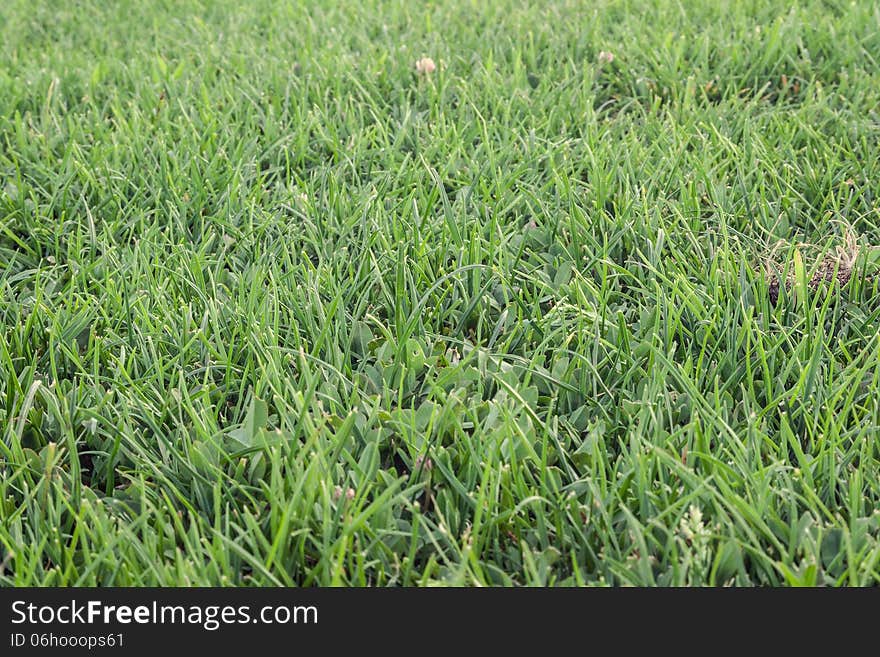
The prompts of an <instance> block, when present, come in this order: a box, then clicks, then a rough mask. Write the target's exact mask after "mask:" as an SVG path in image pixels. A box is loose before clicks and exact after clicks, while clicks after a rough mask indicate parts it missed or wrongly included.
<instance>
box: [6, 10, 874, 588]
mask: <svg viewBox="0 0 880 657" xmlns="http://www.w3.org/2000/svg"><path fill="white" fill-rule="evenodd" d="M791 5H792V3H788V2H782V0H753V1H748V2H737V3H714V2H700V1H696V0H681V1H673V0H643V1H636V0H632V1H604V2H574V1H568V0H559V1H555V2H514V1H513V0H501V1H499V2H492V3H482V2H465V1H463V0H461V1H457V2H444V3H430V4H424V3H415V2H406V1H404V0H386V1H384V2H378V1H377V0H360V1H359V2H337V1H335V0H332V1H330V0H321V1H317V0H314V1H311V0H309V1H302V2H269V1H257V2H251V3H245V4H243V5H242V4H241V3H233V2H231V1H229V0H218V1H217V2H196V1H193V0H187V1H185V2H157V3H152V2H150V3H147V2H117V3H104V2H98V1H97V0H94V1H86V2H75V3H74V2H61V1H60V0H57V1H51V2H50V1H47V0H44V1H42V2H38V3H36V5H34V4H33V3H32V2H29V1H26V0H9V1H7V2H3V3H2V6H0V44H2V47H0V584H2V585H6V586H10V585H37V586H45V585H101V586H105V585H106V586H109V585H117V586H125V585H130V586H138V585H166V586H167V585H197V584H198V585H337V584H341V585H379V586H384V585H430V584H447V585H536V584H537V585H583V584H588V585H595V584H600V585H601V584H608V585H720V584H735V585H812V584H826V585H832V586H840V585H877V584H878V583H880V512H878V508H880V467H878V466H880V446H878V436H880V366H878V363H880V297H878V283H877V280H878V277H877V275H876V270H877V265H878V260H880V257H878V255H880V254H878V250H877V249H875V248H874V246H875V245H877V244H880V144H878V142H880V114H878V109H877V108H878V107H880V68H878V63H880V62H878V60H880V28H878V24H880V11H878V9H877V6H876V4H875V3H872V2H867V1H864V2H862V1H860V2H843V1H836V0H828V1H823V2H819V1H811V0H805V1H804V2H800V3H796V4H795V5H794V6H791ZM601 51H605V52H606V53H611V54H613V61H608V60H609V59H610V58H609V57H608V56H607V55H603V56H602V57H601V58H600V56H599V53H600V52H601ZM426 56H427V57H431V58H433V59H434V60H435V62H436V63H437V69H436V70H435V71H433V72H431V73H421V74H419V73H417V72H416V67H415V62H416V60H418V59H419V58H421V57H426ZM847 243H853V244H857V245H858V254H859V255H858V257H857V258H855V261H854V262H853V263H847V264H848V266H849V264H852V271H853V273H852V277H851V279H850V280H849V281H848V282H847V283H846V284H845V285H840V284H838V283H836V282H834V281H833V280H832V279H833V276H829V278H828V280H827V281H826V280H824V279H822V280H823V282H824V283H827V284H823V285H822V286H820V289H813V286H812V285H810V284H808V281H810V280H811V277H814V275H815V274H816V272H817V271H818V269H817V268H818V267H820V266H821V265H820V263H822V262H823V258H826V257H827V256H829V255H833V254H835V253H838V252H840V250H841V249H842V248H843V247H844V246H845V245H846V244H847ZM850 252H852V250H850ZM771 259H772V261H773V263H776V265H774V266H778V268H781V269H782V270H783V271H779V272H777V273H778V276H779V278H780V279H785V280H789V281H792V283H791V285H790V286H788V287H784V286H779V287H780V289H779V300H778V303H771V302H770V299H769V295H768V284H769V282H770V277H771V272H770V271H769V270H768V267H767V266H766V265H767V263H768V262H770V260H771ZM821 278H822V277H821V276H818V277H815V279H814V280H820V279H821ZM777 283H778V281H777Z"/></svg>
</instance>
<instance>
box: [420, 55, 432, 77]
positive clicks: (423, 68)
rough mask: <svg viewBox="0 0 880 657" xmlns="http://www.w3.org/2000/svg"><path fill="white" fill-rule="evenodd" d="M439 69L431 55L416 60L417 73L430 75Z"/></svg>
mask: <svg viewBox="0 0 880 657" xmlns="http://www.w3.org/2000/svg"><path fill="white" fill-rule="evenodd" d="M436 70H437V64H435V63H434V60H433V59H431V58H430V57H422V58H421V59H420V60H418V61H417V62H416V73H419V74H420V75H430V74H431V73H433V72H434V71H436Z"/></svg>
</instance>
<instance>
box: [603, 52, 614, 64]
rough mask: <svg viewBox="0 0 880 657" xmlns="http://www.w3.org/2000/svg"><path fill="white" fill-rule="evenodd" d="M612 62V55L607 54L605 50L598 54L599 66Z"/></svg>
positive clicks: (611, 53) (610, 53)
mask: <svg viewBox="0 0 880 657" xmlns="http://www.w3.org/2000/svg"><path fill="white" fill-rule="evenodd" d="M613 61H614V53H613V52H608V51H607V50H602V51H600V52H599V63H600V64H610V63H611V62H613Z"/></svg>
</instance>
